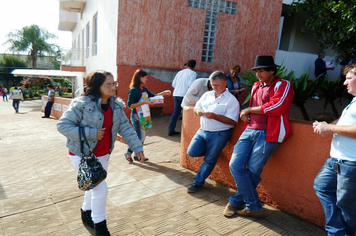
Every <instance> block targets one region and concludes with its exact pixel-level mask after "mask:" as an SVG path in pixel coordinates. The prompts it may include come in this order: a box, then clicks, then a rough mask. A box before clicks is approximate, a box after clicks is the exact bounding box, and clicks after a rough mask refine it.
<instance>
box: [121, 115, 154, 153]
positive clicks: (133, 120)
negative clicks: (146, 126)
mask: <svg viewBox="0 0 356 236" xmlns="http://www.w3.org/2000/svg"><path fill="white" fill-rule="evenodd" d="M131 124H132V126H133V128H134V130H135V132H136V134H137V137H138V139H139V140H140V141H141V142H142V144H143V142H144V141H145V139H146V136H147V133H148V131H147V130H143V129H142V128H141V126H140V121H139V120H138V116H137V114H136V113H133V112H131ZM132 153H133V151H132V150H131V148H128V149H127V151H126V153H125V154H129V155H130V156H131V154H132Z"/></svg>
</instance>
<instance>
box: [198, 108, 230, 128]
mask: <svg viewBox="0 0 356 236" xmlns="http://www.w3.org/2000/svg"><path fill="white" fill-rule="evenodd" d="M194 110H195V109H194ZM203 114H204V116H205V117H206V118H208V119H214V120H217V121H220V122H221V123H224V124H229V125H236V121H234V120H233V119H230V118H228V117H226V116H223V115H218V114H215V113H213V112H204V113H203Z"/></svg>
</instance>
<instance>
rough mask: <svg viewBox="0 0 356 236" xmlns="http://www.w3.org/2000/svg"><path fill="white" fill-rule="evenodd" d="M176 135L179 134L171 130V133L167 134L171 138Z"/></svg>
mask: <svg viewBox="0 0 356 236" xmlns="http://www.w3.org/2000/svg"><path fill="white" fill-rule="evenodd" d="M176 134H180V132H177V131H175V130H173V131H172V132H168V136H173V135H176Z"/></svg>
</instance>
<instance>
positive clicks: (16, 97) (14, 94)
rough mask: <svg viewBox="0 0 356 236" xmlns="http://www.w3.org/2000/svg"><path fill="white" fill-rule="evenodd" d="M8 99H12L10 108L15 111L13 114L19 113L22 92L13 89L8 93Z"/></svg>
mask: <svg viewBox="0 0 356 236" xmlns="http://www.w3.org/2000/svg"><path fill="white" fill-rule="evenodd" d="M10 99H12V106H13V107H14V109H15V113H19V107H20V101H23V94H22V91H21V90H20V89H18V88H17V87H15V88H14V89H13V90H12V91H11V92H10Z"/></svg>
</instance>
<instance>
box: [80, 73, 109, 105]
mask: <svg viewBox="0 0 356 236" xmlns="http://www.w3.org/2000/svg"><path fill="white" fill-rule="evenodd" d="M107 76H113V75H112V74H111V73H110V72H107V71H103V70H97V71H92V72H90V73H89V74H88V75H87V77H86V78H85V87H84V90H85V91H86V92H85V93H84V94H83V96H93V100H97V99H99V98H100V96H101V92H100V86H101V85H103V83H104V81H105V79H106V77H107Z"/></svg>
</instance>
